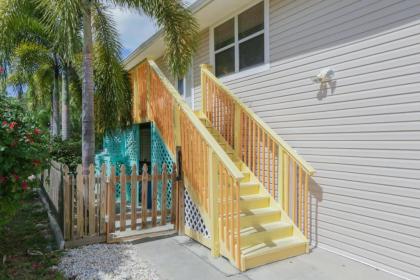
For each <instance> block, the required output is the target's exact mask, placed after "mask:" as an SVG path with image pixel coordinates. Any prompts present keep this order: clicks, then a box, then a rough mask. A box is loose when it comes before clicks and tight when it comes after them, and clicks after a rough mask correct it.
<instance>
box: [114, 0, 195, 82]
mask: <svg viewBox="0 0 420 280" xmlns="http://www.w3.org/2000/svg"><path fill="white" fill-rule="evenodd" d="M110 2H112V3H113V4H115V5H120V6H123V7H127V8H131V9H137V10H138V11H140V12H143V13H144V14H146V15H147V16H150V17H152V18H154V19H156V22H157V24H158V26H159V27H160V28H163V31H164V34H165V44H166V52H165V56H166V61H167V63H168V66H169V68H170V69H171V72H172V74H173V75H174V76H178V77H182V76H184V75H185V74H186V72H187V71H188V68H189V66H190V65H191V61H192V57H193V54H194V52H195V51H196V49H197V41H198V40H197V36H198V24H197V21H196V20H195V18H194V17H193V15H192V13H191V11H190V10H189V9H187V8H186V7H185V6H184V5H183V4H182V2H181V1H174V0H111V1H110Z"/></svg>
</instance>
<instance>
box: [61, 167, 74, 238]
mask: <svg viewBox="0 0 420 280" xmlns="http://www.w3.org/2000/svg"><path fill="white" fill-rule="evenodd" d="M72 206H73V199H72V188H71V180H70V176H69V168H68V166H67V165H64V167H63V216H64V219H63V232H64V240H70V239H71V225H72V223H71V221H72V216H71V208H72Z"/></svg>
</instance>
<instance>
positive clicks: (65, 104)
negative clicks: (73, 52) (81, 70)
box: [61, 63, 70, 140]
mask: <svg viewBox="0 0 420 280" xmlns="http://www.w3.org/2000/svg"><path fill="white" fill-rule="evenodd" d="M61 78H62V82H61V86H62V89H61V140H67V139H69V137H70V113H69V72H68V65H67V64H66V63H64V64H63V70H62V72H61Z"/></svg>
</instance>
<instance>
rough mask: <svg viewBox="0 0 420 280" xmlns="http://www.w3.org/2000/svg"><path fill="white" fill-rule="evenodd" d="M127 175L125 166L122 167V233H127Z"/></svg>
mask: <svg viewBox="0 0 420 280" xmlns="http://www.w3.org/2000/svg"><path fill="white" fill-rule="evenodd" d="M126 183H127V179H126V173H125V165H124V164H123V165H121V168H120V231H125V225H126V224H125V220H126V204H127V201H126V193H127V192H126Z"/></svg>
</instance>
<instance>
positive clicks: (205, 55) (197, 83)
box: [193, 28, 210, 110]
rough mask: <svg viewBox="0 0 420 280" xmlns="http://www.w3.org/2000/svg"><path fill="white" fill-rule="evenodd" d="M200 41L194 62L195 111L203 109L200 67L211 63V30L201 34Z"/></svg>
mask: <svg viewBox="0 0 420 280" xmlns="http://www.w3.org/2000/svg"><path fill="white" fill-rule="evenodd" d="M199 37H200V41H199V43H198V49H197V53H196V55H195V56H194V61H193V77H194V78H193V80H194V110H200V109H201V77H200V71H201V68H200V65H201V64H205V63H209V61H210V57H209V55H210V54H209V40H210V36H209V29H208V28H207V29H205V30H204V31H202V32H201V33H200V36H199Z"/></svg>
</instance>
